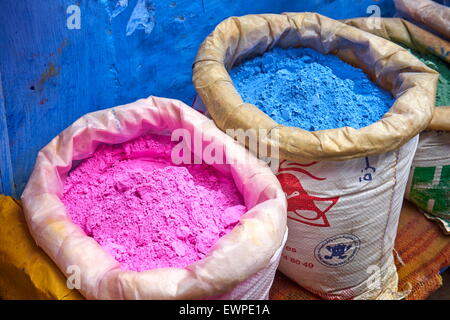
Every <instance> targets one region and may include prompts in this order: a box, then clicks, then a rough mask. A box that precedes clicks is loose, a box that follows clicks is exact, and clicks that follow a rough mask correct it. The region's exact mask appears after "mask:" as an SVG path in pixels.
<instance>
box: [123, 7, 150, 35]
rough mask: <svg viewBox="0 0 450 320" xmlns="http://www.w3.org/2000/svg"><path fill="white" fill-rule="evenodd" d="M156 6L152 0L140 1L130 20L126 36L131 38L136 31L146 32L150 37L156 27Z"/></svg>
mask: <svg viewBox="0 0 450 320" xmlns="http://www.w3.org/2000/svg"><path fill="white" fill-rule="evenodd" d="M155 11H156V9H155V5H154V4H153V2H152V1H150V0H138V2H137V4H136V6H135V7H134V9H133V12H132V14H131V17H130V19H129V20H128V24H127V29H126V35H127V36H131V35H132V34H133V33H134V32H135V31H136V30H144V32H145V33H146V34H147V35H148V34H150V33H152V31H153V28H154V27H155Z"/></svg>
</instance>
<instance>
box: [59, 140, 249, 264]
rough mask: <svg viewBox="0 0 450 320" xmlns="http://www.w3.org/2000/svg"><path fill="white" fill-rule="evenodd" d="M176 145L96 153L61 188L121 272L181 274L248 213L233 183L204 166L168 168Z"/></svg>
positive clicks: (139, 144)
mask: <svg viewBox="0 0 450 320" xmlns="http://www.w3.org/2000/svg"><path fill="white" fill-rule="evenodd" d="M174 145H175V143H174V142H172V141H170V137H167V136H162V135H150V134H148V135H145V136H142V137H140V138H138V139H135V140H133V141H130V142H126V143H123V144H119V145H112V146H111V145H101V146H100V147H99V148H98V149H97V151H96V152H95V153H94V155H93V156H92V157H91V158H88V159H86V160H84V161H83V162H81V163H80V164H79V165H78V166H77V167H76V168H75V169H73V170H72V172H71V173H70V174H69V176H68V177H67V179H66V181H65V184H64V194H63V196H62V198H61V200H62V202H63V203H64V205H65V206H66V208H67V210H68V213H69V215H70V217H71V219H72V221H73V222H74V223H75V224H77V225H78V226H80V227H81V228H82V229H83V230H84V232H86V234H87V235H88V236H91V237H92V238H94V239H95V240H96V241H97V242H98V243H99V244H100V245H101V246H102V247H103V248H104V249H105V250H107V251H108V252H109V253H110V254H111V255H112V256H113V257H114V258H115V259H116V260H117V261H119V262H120V263H121V267H122V269H124V270H133V271H144V270H149V269H154V268H164V267H177V268H183V267H186V266H187V265H189V264H191V263H193V262H195V261H197V260H199V259H201V258H203V257H204V256H205V254H207V253H208V251H209V250H210V249H211V247H212V246H213V245H214V244H215V243H216V241H217V240H218V239H219V238H220V237H222V236H223V235H225V234H227V233H228V232H230V231H231V230H232V229H233V227H234V226H235V225H236V224H237V223H238V222H239V219H240V217H241V215H242V214H244V213H245V211H246V207H245V206H244V205H243V199H242V196H241V194H240V193H239V191H238V190H237V188H236V186H235V184H234V180H233V179H232V177H231V176H227V175H224V174H222V173H220V172H219V171H217V170H216V169H215V168H214V167H212V166H209V165H207V164H195V165H179V166H178V165H173V163H172V162H171V160H170V154H171V150H172V148H173V146H174Z"/></svg>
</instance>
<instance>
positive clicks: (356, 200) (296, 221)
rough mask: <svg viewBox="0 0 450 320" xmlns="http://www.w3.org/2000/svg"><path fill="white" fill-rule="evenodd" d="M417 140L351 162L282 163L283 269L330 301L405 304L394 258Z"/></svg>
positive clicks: (280, 176) (281, 263) (281, 268)
mask: <svg viewBox="0 0 450 320" xmlns="http://www.w3.org/2000/svg"><path fill="white" fill-rule="evenodd" d="M416 146H417V137H416V138H414V139H412V140H410V141H409V142H408V143H406V144H405V145H403V146H402V147H401V148H400V149H399V150H396V151H390V152H387V153H384V154H381V155H377V156H369V157H365V158H357V159H352V160H346V161H318V162H311V163H294V162H288V161H285V162H283V163H281V165H280V169H279V171H278V179H279V180H280V183H281V185H282V187H283V190H284V192H285V193H286V197H287V199H288V228H289V238H288V241H287V243H286V248H285V250H284V252H283V257H282V259H281V262H280V266H279V269H280V271H281V272H283V273H284V274H285V275H287V276H288V277H289V278H291V279H293V280H294V281H296V282H297V283H299V284H300V285H301V286H302V287H304V288H305V289H308V290H310V291H311V292H313V293H315V294H317V295H319V296H321V297H322V298H324V299H397V298H401V297H402V294H401V293H398V292H397V272H396V268H395V264H394V260H393V256H392V250H393V248H394V240H395V236H396V234H397V225H398V219H399V216H400V210H401V206H402V202H403V195H404V192H405V186H406V181H407V179H408V173H409V168H410V166H411V161H412V158H413V155H414V152H415V149H416Z"/></svg>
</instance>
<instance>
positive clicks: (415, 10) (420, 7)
mask: <svg viewBox="0 0 450 320" xmlns="http://www.w3.org/2000/svg"><path fill="white" fill-rule="evenodd" d="M394 4H395V8H396V9H397V10H398V11H399V12H400V13H402V14H405V15H406V16H407V17H409V18H410V19H413V20H415V21H417V22H420V23H422V24H424V25H426V26H428V27H430V28H431V29H433V30H435V31H437V32H439V33H440V34H442V35H443V36H445V37H447V38H448V39H450V8H448V7H446V6H444V5H442V4H440V3H437V2H435V1H432V0H394Z"/></svg>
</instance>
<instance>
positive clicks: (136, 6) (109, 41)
mask: <svg viewBox="0 0 450 320" xmlns="http://www.w3.org/2000/svg"><path fill="white" fill-rule="evenodd" d="M373 5H376V6H377V7H376V8H375V11H374V9H373V8H372V7H371V9H369V11H368V8H369V7H370V6H373ZM377 8H379V12H380V14H381V15H382V16H392V14H393V13H394V7H393V4H392V1H391V0H389V1H388V0H380V1H375V0H359V1H358V0H335V1H333V0H308V1H306V0H303V1H302V0H297V1H293V0H281V1H274V0H260V1H257V2H249V1H243V0H233V1H226V0H175V1H167V0H158V1H156V0H97V1H91V0H89V1H75V0H73V1H61V0H51V1H45V2H40V1H35V0H23V1H15V0H2V1H1V3H0V11H1V12H2V15H1V16H0V25H1V26H2V28H1V29H0V74H1V79H2V82H3V96H4V106H5V108H4V109H5V110H2V108H0V123H4V124H5V125H4V126H3V129H2V127H0V131H1V130H3V132H0V134H1V137H2V138H1V139H0V149H1V150H0V154H10V160H9V157H3V156H1V157H0V160H1V163H0V174H1V178H2V179H1V180H2V182H3V183H2V184H0V192H3V193H6V194H10V195H15V196H19V195H20V193H21V192H22V190H23V188H24V186H25V183H26V181H27V179H28V177H29V174H30V172H31V170H32V168H33V164H34V160H35V157H36V154H37V152H38V151H39V149H41V148H42V147H43V146H44V145H45V144H46V143H48V142H49V141H50V140H51V138H53V137H54V136H55V135H57V134H58V133H59V132H60V131H61V130H62V129H64V128H65V127H67V126H68V125H69V124H70V123H72V122H73V121H74V120H75V119H77V118H78V117H80V116H81V115H83V114H85V113H87V112H90V111H93V110H98V109H102V108H107V107H112V106H114V105H119V104H124V103H127V102H131V101H133V100H136V99H138V98H141V97H146V96H148V95H157V96H164V97H170V98H177V99H181V100H183V101H184V102H186V103H187V104H191V103H192V101H193V98H194V95H195V92H194V89H193V86H192V84H191V65H192V62H193V60H194V57H195V55H196V52H197V48H198V46H199V45H200V43H201V42H202V41H203V39H204V38H205V37H206V36H207V35H208V34H209V33H210V32H211V31H212V30H213V28H214V26H215V25H216V24H218V23H219V22H220V21H221V20H223V19H225V18H227V17H229V16H232V15H244V14H249V13H281V12H284V11H291V12H292V11H317V12H319V13H322V14H325V15H328V16H330V17H333V18H350V17H355V16H370V15H372V14H374V13H375V14H376V13H378V9H377ZM368 12H369V13H368ZM0 97H1V95H0ZM6 133H7V134H8V135H9V138H8V137H7V135H6ZM2 139H3V141H2ZM8 172H13V173H14V177H13V178H14V181H13V182H12V181H10V182H8V181H7V180H11V179H10V178H9V177H8ZM2 189H3V190H2Z"/></svg>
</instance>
